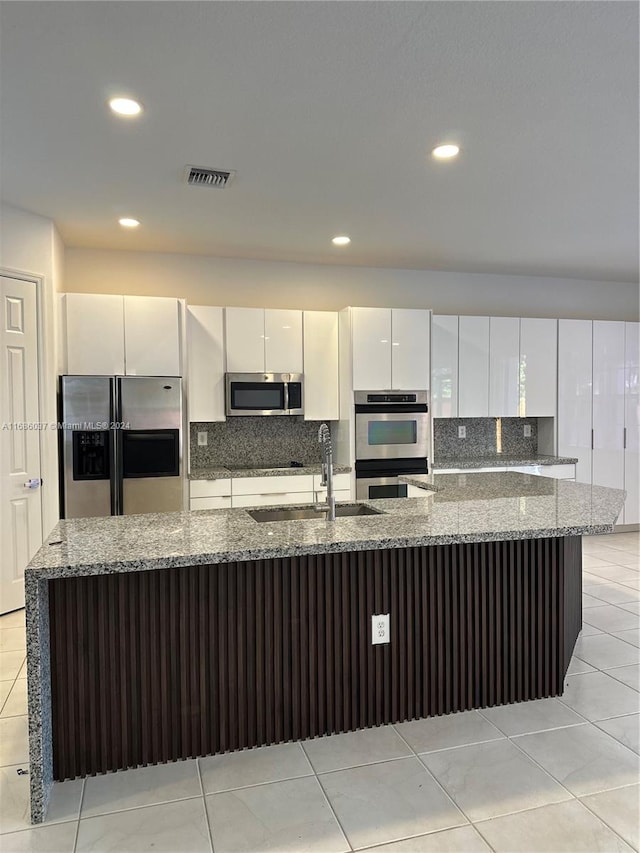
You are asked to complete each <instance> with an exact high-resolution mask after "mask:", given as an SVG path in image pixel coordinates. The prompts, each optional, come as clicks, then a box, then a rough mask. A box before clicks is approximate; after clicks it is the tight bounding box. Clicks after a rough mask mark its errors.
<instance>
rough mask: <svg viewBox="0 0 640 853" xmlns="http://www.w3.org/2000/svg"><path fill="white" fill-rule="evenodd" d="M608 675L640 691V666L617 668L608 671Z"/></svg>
mask: <svg viewBox="0 0 640 853" xmlns="http://www.w3.org/2000/svg"><path fill="white" fill-rule="evenodd" d="M607 675H610V676H612V677H613V678H615V679H616V680H617V681H621V682H622V683H623V684H627V685H628V686H629V687H633V688H634V690H638V691H640V664H637V663H636V664H632V665H631V666H617V667H616V668H615V669H608V670H607Z"/></svg>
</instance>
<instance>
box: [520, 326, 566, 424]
mask: <svg viewBox="0 0 640 853" xmlns="http://www.w3.org/2000/svg"><path fill="white" fill-rule="evenodd" d="M557 376H558V321H557V320H540V319H530V318H528V317H523V318H522V319H521V320H520V412H519V414H520V415H521V416H522V417H528V418H541V417H555V414H556V397H557V393H556V387H557Z"/></svg>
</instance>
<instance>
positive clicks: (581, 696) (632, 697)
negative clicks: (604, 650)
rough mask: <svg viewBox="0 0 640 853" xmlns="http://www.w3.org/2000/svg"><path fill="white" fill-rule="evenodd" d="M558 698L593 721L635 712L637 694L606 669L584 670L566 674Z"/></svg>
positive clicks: (639, 698) (636, 709)
mask: <svg viewBox="0 0 640 853" xmlns="http://www.w3.org/2000/svg"><path fill="white" fill-rule="evenodd" d="M561 700H562V702H564V703H565V705H568V706H569V707H570V708H573V710H574V711H577V713H578V714H582V716H583V717H586V718H587V720H591V721H594V720H606V719H607V718H608V717H620V716H622V715H623V714H635V713H637V711H638V705H639V703H640V696H638V692H637V690H634V689H633V688H631V687H628V686H627V685H626V684H622V683H621V682H620V681H618V680H616V679H615V678H612V677H611V676H610V675H609V674H608V673H606V672H585V673H583V674H581V675H569V676H567V678H566V679H565V691H564V693H563V694H562V697H561Z"/></svg>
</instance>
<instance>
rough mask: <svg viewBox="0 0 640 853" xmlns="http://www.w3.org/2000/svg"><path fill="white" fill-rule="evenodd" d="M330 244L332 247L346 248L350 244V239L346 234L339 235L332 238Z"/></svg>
mask: <svg viewBox="0 0 640 853" xmlns="http://www.w3.org/2000/svg"><path fill="white" fill-rule="evenodd" d="M331 242H332V243H333V245H334V246H348V245H349V243H350V242H351V237H347V236H346V234H341V235H339V236H338V237H334V238H333V239H332V240H331Z"/></svg>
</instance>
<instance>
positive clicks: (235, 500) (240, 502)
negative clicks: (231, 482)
mask: <svg viewBox="0 0 640 853" xmlns="http://www.w3.org/2000/svg"><path fill="white" fill-rule="evenodd" d="M311 503H313V492H273V493H268V494H262V495H233V497H232V498H231V505H232V506H233V508H234V509H236V508H240V507H245V506H281V505H286V504H295V505H297V504H311Z"/></svg>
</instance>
